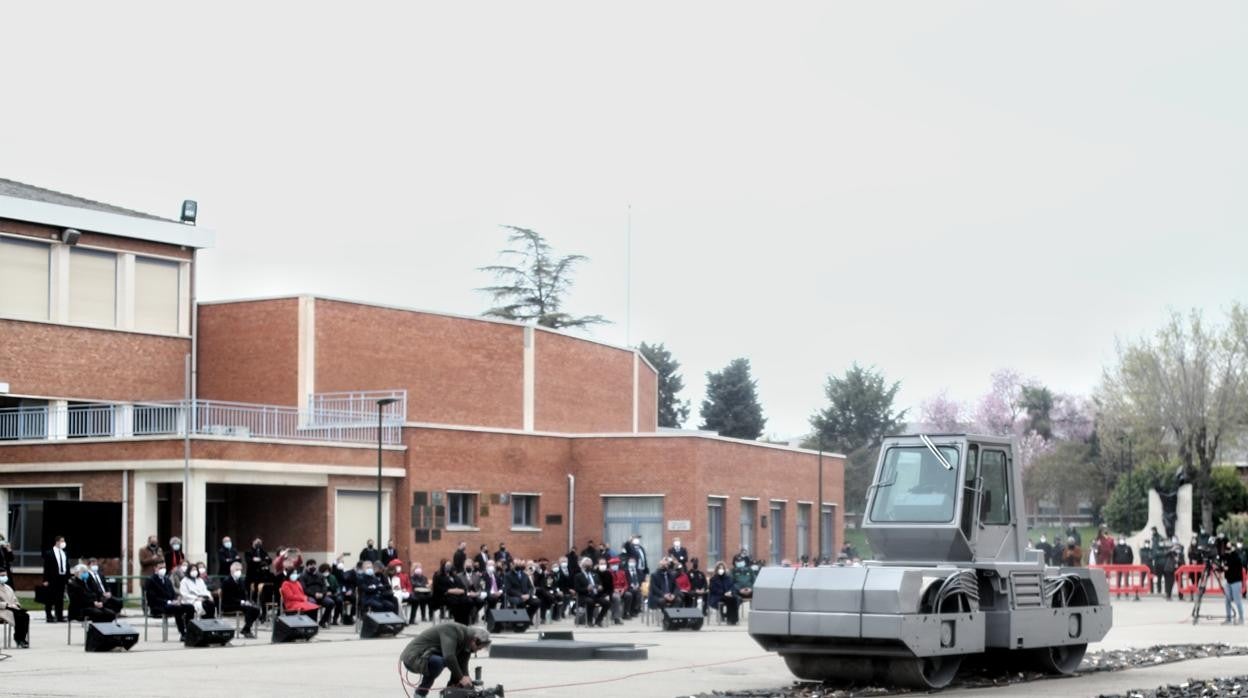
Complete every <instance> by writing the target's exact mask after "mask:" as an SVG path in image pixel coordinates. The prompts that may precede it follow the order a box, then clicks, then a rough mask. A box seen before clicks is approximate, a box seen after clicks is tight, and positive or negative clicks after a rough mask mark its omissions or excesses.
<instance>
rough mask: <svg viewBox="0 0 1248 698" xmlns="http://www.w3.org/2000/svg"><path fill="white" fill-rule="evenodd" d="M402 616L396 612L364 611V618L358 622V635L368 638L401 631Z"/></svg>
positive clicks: (402, 624)
mask: <svg viewBox="0 0 1248 698" xmlns="http://www.w3.org/2000/svg"><path fill="white" fill-rule="evenodd" d="M405 625H406V623H404V622H403V617H402V616H400V615H399V614H397V613H391V612H389V611H386V612H384V613H372V612H369V613H365V614H364V620H363V622H362V623H360V637H361V638H362V639H368V638H370V637H391V636H393V635H398V634H399V633H401V632H403V627H404V626H405Z"/></svg>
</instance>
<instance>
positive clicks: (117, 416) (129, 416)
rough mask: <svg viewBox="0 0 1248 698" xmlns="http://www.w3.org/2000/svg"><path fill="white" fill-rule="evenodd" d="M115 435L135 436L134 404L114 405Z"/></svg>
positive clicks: (121, 436) (123, 436)
mask: <svg viewBox="0 0 1248 698" xmlns="http://www.w3.org/2000/svg"><path fill="white" fill-rule="evenodd" d="M113 436H116V437H119V438H125V437H127V436H134V405H114V406H113Z"/></svg>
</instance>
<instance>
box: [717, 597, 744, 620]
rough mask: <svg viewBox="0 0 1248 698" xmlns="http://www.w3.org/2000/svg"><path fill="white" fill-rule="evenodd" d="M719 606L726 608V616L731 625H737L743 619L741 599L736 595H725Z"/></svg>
mask: <svg viewBox="0 0 1248 698" xmlns="http://www.w3.org/2000/svg"><path fill="white" fill-rule="evenodd" d="M718 605H719V606H721V607H723V609H724V618H725V619H726V620H727V621H728V624H729V625H736V624H737V621H738V620H740V619H741V601H740V599H738V598H737V597H735V596H724V597H721V598H720V599H719V604H718Z"/></svg>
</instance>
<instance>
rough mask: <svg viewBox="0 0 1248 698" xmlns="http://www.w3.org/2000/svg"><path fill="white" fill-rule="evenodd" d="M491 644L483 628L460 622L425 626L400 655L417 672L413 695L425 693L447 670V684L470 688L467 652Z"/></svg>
mask: <svg viewBox="0 0 1248 698" xmlns="http://www.w3.org/2000/svg"><path fill="white" fill-rule="evenodd" d="M489 646H490V634H489V633H488V632H486V631H485V629H484V628H470V627H468V626H466V625H460V624H459V623H442V624H440V625H435V626H433V627H431V628H427V629H425V630H424V631H423V632H421V633H420V634H419V635H417V636H416V637H414V638H412V641H411V642H409V643H407V647H405V648H404V649H403V654H402V655H401V656H400V658H401V659H402V661H403V666H405V667H407V670H408V671H410V672H413V673H417V674H420V687H419V688H417V689H416V695H418V696H427V695H429V689H430V688H433V682H434V680H436V679H437V678H438V675H439V674H441V673H442V670H443V669H449V670H450V672H451V679H450V681H448V682H447V684H446V685H447V686H455V685H458V686H462V687H464V688H471V687H472V677H471V676H469V675H468V655H469V654H472V653H474V652H477V651H478V650H481V649H482V648H485V647H489Z"/></svg>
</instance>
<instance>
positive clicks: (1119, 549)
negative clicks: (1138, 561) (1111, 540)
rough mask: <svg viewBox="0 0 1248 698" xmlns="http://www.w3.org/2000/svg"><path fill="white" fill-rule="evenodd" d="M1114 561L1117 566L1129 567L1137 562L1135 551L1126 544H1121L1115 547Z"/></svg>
mask: <svg viewBox="0 0 1248 698" xmlns="http://www.w3.org/2000/svg"><path fill="white" fill-rule="evenodd" d="M1113 560H1114V564H1115V565H1129V564H1131V563H1132V562H1135V551H1133V550H1131V546H1129V545H1127V544H1126V543H1119V544H1118V545H1115V546H1114V555H1113Z"/></svg>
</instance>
